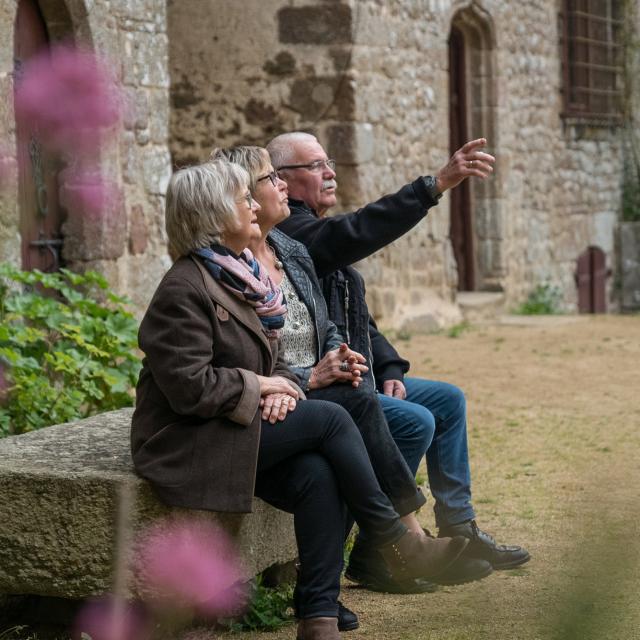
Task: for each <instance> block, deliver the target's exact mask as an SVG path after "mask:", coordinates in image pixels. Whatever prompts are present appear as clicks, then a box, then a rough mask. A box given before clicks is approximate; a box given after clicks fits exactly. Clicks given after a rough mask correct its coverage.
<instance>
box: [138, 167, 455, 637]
mask: <svg viewBox="0 0 640 640" xmlns="http://www.w3.org/2000/svg"><path fill="white" fill-rule="evenodd" d="M248 187H249V177H248V175H247V173H246V172H245V171H244V169H242V168H241V167H239V166H237V165H234V164H231V163H229V162H226V161H223V160H217V161H215V162H212V163H208V164H205V165H201V166H196V167H190V168H186V169H181V170H180V171H178V172H177V173H176V174H174V175H173V177H172V178H171V181H170V183H169V187H168V191H167V201H166V229H167V235H168V238H169V245H170V249H171V252H172V254H173V255H174V256H180V257H179V258H178V259H177V260H176V262H175V263H174V265H173V266H172V267H171V269H170V270H169V271H168V273H167V274H166V275H165V276H164V278H163V279H162V281H161V283H160V285H159V286H158V289H157V290H156V292H155V294H154V296H153V299H152V301H151V303H150V305H149V308H148V310H147V312H146V314H145V316H144V318H143V320H142V323H141V326H140V333H139V343H140V348H141V349H142V351H143V352H144V353H145V358H144V361H143V368H142V371H141V373H140V378H139V381H138V385H137V389H136V410H135V412H134V415H133V421H132V432H131V443H132V454H133V461H134V464H135V467H136V470H137V471H138V473H139V474H140V475H141V476H143V477H144V478H146V479H148V480H149V481H150V482H151V483H152V485H153V486H154V488H155V490H156V492H157V494H158V495H159V497H160V498H161V499H162V500H164V501H165V502H167V503H168V504H170V505H175V506H179V507H187V508H193V509H209V510H212V511H229V512H248V511H250V510H251V505H252V497H253V495H254V494H255V495H257V496H259V497H261V498H263V499H264V500H266V501H267V502H269V503H271V504H273V505H274V506H276V507H278V508H281V509H285V510H287V511H290V512H292V513H293V514H294V521H295V530H296V537H297V541H298V550H299V555H300V559H301V563H302V569H301V572H300V577H299V584H298V587H299V616H300V618H301V620H300V624H299V629H298V634H299V637H301V638H303V639H304V640H338V639H339V633H338V628H337V615H338V604H337V597H338V593H339V585H340V571H341V568H342V543H343V535H344V527H345V508H344V504H345V503H346V505H347V506H348V508H349V510H350V512H351V513H352V514H353V515H354V517H355V518H356V520H357V521H358V524H359V525H360V527H361V528H362V529H363V530H365V531H366V532H367V533H368V535H369V536H370V537H371V539H372V540H374V541H375V544H376V545H377V546H379V547H380V550H381V552H382V553H383V554H384V555H385V557H386V558H387V559H388V563H389V567H390V569H391V571H393V572H394V574H395V575H397V576H398V577H399V578H400V579H408V578H412V577H415V576H416V575H425V574H433V573H438V572H440V571H442V570H444V569H445V568H446V567H447V566H448V565H449V564H450V563H451V562H453V560H454V559H455V558H456V557H457V556H458V555H459V554H460V553H461V552H462V550H463V549H464V546H465V544H466V541H464V540H463V539H458V538H454V539H451V538H447V539H443V540H438V541H434V540H430V541H428V544H425V543H424V541H422V540H421V539H420V538H419V537H417V536H415V535H413V533H412V532H410V531H408V530H407V528H406V527H405V526H404V525H403V524H402V522H401V521H400V518H399V516H398V514H397V513H396V512H395V511H394V509H393V507H392V505H391V503H390V502H389V500H388V498H387V496H386V495H385V494H384V493H383V491H382V490H381V489H380V486H379V484H378V481H377V479H376V476H375V474H374V472H373V469H372V467H371V463H370V461H369V458H368V456H367V452H366V449H365V447H364V444H363V442H362V438H361V436H360V434H359V432H358V429H357V428H356V426H355V425H354V424H353V421H352V420H351V418H350V417H349V415H348V414H347V412H346V411H344V410H343V409H342V408H340V407H338V406H337V405H335V404H332V403H328V402H322V401H318V400H305V401H303V400H304V394H303V392H302V390H301V389H300V387H299V386H298V384H297V382H296V377H295V376H294V374H293V373H292V372H291V371H290V370H289V369H288V368H287V367H286V365H285V363H284V360H283V356H282V352H281V347H280V339H279V338H280V333H281V330H282V327H283V325H284V320H285V317H286V314H287V308H286V305H285V300H284V296H283V293H282V291H281V289H280V287H278V286H277V285H276V284H275V283H274V282H273V280H272V279H271V278H270V277H269V274H268V273H267V272H266V270H265V269H264V268H263V267H262V266H261V265H260V263H259V262H258V261H257V260H255V259H254V257H253V255H252V253H251V252H250V251H248V250H247V249H246V248H247V246H248V245H249V243H250V242H251V241H252V240H254V239H257V238H258V237H259V236H260V228H259V226H258V225H257V217H256V215H257V213H258V212H259V211H260V206H259V204H258V203H256V202H255V201H254V200H253V199H252V197H251V194H250V192H249V188H248Z"/></svg>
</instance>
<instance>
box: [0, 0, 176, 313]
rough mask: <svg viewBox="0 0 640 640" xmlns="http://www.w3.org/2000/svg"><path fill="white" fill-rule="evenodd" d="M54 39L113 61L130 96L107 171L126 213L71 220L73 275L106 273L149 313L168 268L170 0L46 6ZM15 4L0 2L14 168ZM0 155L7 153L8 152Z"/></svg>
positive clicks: (10, 229)
mask: <svg viewBox="0 0 640 640" xmlns="http://www.w3.org/2000/svg"><path fill="white" fill-rule="evenodd" d="M39 4H40V9H41V12H42V15H43V18H44V20H45V23H46V25H47V29H48V31H49V35H50V39H51V40H52V41H53V42H55V41H58V40H72V41H74V42H76V43H78V44H79V45H81V46H83V47H87V48H89V49H92V50H95V51H96V52H97V53H98V54H99V55H101V56H104V57H106V58H107V59H108V60H110V61H111V63H112V66H113V69H114V70H115V72H116V75H117V77H118V78H119V79H120V80H121V81H122V84H123V86H124V90H125V98H126V107H125V116H124V121H123V123H122V126H121V127H120V128H118V130H116V131H113V132H111V134H110V136H109V139H108V140H107V141H106V144H105V146H104V148H103V149H102V151H101V161H102V166H101V171H102V173H103V174H104V175H105V176H106V177H107V178H109V179H111V180H113V181H115V182H116V183H117V185H118V187H119V188H120V190H121V198H120V199H119V204H118V205H117V206H115V207H113V208H112V209H111V210H110V211H108V212H106V213H105V215H104V216H102V218H101V219H99V220H88V219H86V218H82V217H80V216H74V215H69V216H68V218H67V221H66V223H65V227H63V232H64V235H65V245H64V249H63V257H64V259H65V261H66V263H67V265H68V266H69V267H70V268H72V269H96V270H99V271H102V272H103V273H104V274H105V275H106V276H107V278H108V279H109V281H110V282H111V283H112V285H113V286H114V287H115V288H116V289H117V290H119V291H121V292H124V293H127V294H128V295H129V296H130V297H131V298H132V299H133V301H134V303H135V306H136V308H138V309H139V308H144V306H145V305H146V303H147V302H148V300H149V297H150V294H151V292H152V291H153V289H154V288H155V286H156V284H157V282H158V279H159V277H160V275H161V274H162V273H164V271H165V270H166V269H167V267H168V266H169V264H170V261H169V259H168V256H167V252H166V240H165V237H164V215H163V214H164V192H165V190H166V185H167V181H168V178H169V175H170V156H169V150H168V119H169V99H168V98H169V74H168V68H167V34H166V7H165V4H166V3H165V2H164V0H112V1H111V2H108V3H107V2H88V1H87V2H85V1H83V0H41V2H40V3H39ZM15 10H16V2H15V1H13V0H2V2H0V31H1V35H2V42H4V43H5V44H4V45H3V46H2V47H0V92H2V105H3V106H2V108H1V110H0V118H1V121H0V127H1V132H0V133H1V134H2V139H3V141H6V142H7V147H6V150H5V154H6V155H7V156H8V158H9V160H7V161H5V162H15V160H14V159H15V120H14V115H13V110H12V104H13V45H12V43H13V27H14V22H15ZM0 155H2V153H1V152H0ZM0 222H1V224H0V229H1V231H0V257H1V258H2V259H5V260H10V261H13V262H16V263H19V261H20V241H19V231H18V229H19V211H18V206H17V193H16V192H15V191H12V190H4V191H3V193H2V202H1V203H0Z"/></svg>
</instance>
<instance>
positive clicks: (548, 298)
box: [516, 282, 562, 316]
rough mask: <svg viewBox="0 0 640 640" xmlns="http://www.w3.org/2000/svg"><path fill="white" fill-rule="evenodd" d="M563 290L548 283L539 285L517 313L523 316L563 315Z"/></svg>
mask: <svg viewBox="0 0 640 640" xmlns="http://www.w3.org/2000/svg"><path fill="white" fill-rule="evenodd" d="M561 303H562V290H561V289H560V287H556V286H553V285H552V284H550V283H548V282H546V283H544V284H539V285H538V286H537V287H536V288H535V289H534V290H533V291H532V292H531V293H530V294H529V296H528V298H527V300H526V302H523V303H522V304H521V305H520V306H519V307H518V308H517V309H516V313H517V314H520V315H523V316H536V315H548V314H557V313H561Z"/></svg>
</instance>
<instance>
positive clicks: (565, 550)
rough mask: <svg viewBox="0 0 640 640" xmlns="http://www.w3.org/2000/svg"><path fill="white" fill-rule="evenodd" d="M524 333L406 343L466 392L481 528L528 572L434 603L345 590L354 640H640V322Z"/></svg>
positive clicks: (419, 364) (554, 326) (521, 329)
mask: <svg viewBox="0 0 640 640" xmlns="http://www.w3.org/2000/svg"><path fill="white" fill-rule="evenodd" d="M515 320H518V319H515ZM521 322H523V324H521V325H512V324H510V325H505V324H500V325H495V326H493V325H492V326H486V327H485V326H477V327H470V328H468V329H466V330H464V331H462V332H461V333H460V334H459V335H458V336H457V337H450V335H449V334H448V333H447V332H443V333H442V334H439V335H427V336H415V337H412V338H411V339H410V340H407V341H400V342H396V344H397V345H398V346H399V348H400V350H401V352H402V353H403V354H404V355H405V356H406V357H408V358H409V359H410V360H411V362H412V373H413V374H414V375H419V376H423V377H429V378H433V379H437V380H445V381H448V382H452V383H454V384H456V385H458V386H460V387H461V388H462V389H464V390H465V392H466V394H467V400H468V412H469V447H470V454H471V461H472V477H473V495H474V505H475V507H476V511H477V513H478V522H479V523H480V525H481V526H482V527H483V528H485V529H486V530H487V531H490V532H491V533H493V534H494V535H495V536H496V538H498V539H499V541H503V542H517V543H519V544H523V545H525V546H526V547H527V548H528V549H529V551H530V552H531V556H532V559H531V561H530V562H529V563H528V564H527V565H525V566H524V567H523V568H520V569H517V570H513V571H506V572H500V573H498V572H496V573H494V574H493V575H491V576H489V577H488V578H487V579H485V580H483V581H481V582H476V583H473V584H469V585H464V586H458V587H448V588H443V589H441V590H440V591H438V592H436V593H433V594H425V595H416V596H393V595H386V594H376V593H371V592H368V591H363V590H360V589H354V588H353V587H350V586H349V583H348V582H345V584H344V588H343V592H342V600H343V601H344V603H345V604H346V605H347V606H349V607H350V608H352V609H353V610H355V611H356V612H357V613H358V614H359V616H360V621H361V625H360V629H358V630H357V631H353V632H350V633H349V634H344V637H345V639H346V640H359V639H362V638H366V639H367V640H383V639H384V640H400V639H402V640H418V639H420V640H463V639H467V638H469V639H474V640H484V639H492V640H507V639H508V640H515V639H518V640H520V639H522V640H537V639H540V640H547V639H556V638H557V639H558V640H559V639H566V640H568V639H569V638H571V639H575V640H578V639H580V640H591V639H593V640H595V639H596V638H597V639H598V640H608V639H612V640H614V639H615V640H627V639H640V599H639V598H638V588H639V587H640V536H639V533H640V524H639V522H640V316H633V317H620V316H605V317H589V318H585V317H581V318H570V317H555V318H544V317H533V318H528V319H524V318H523V319H521ZM454 333H456V332H454ZM420 517H421V519H422V521H423V522H424V524H425V526H427V527H433V513H432V511H431V509H430V508H426V507H425V508H424V509H423V510H422V512H421V514H420ZM209 637H212V636H209ZM218 637H221V638H222V637H223V638H225V640H228V639H229V640H230V639H231V638H235V639H236V640H248V639H250V638H255V639H257V638H260V639H262V640H265V639H266V638H268V639H269V640H280V639H282V640H284V639H287V640H290V639H292V638H294V637H295V631H294V628H293V627H292V626H289V627H286V628H285V629H283V630H281V631H278V632H276V633H270V634H251V633H244V634H233V635H228V634H224V635H219V636H218Z"/></svg>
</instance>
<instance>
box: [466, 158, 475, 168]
mask: <svg viewBox="0 0 640 640" xmlns="http://www.w3.org/2000/svg"><path fill="white" fill-rule="evenodd" d="M474 165H475V161H473V160H469V162H467V167H469V168H470V169H472V168H473V166H474Z"/></svg>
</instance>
